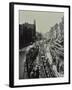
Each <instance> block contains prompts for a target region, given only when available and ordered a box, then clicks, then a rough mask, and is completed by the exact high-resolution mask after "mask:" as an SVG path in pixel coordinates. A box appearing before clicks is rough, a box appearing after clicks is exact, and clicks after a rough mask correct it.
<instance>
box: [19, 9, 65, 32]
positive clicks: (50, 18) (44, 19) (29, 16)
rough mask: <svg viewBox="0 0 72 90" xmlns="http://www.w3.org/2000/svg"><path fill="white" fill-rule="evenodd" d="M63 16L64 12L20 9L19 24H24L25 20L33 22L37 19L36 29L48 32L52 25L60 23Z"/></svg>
mask: <svg viewBox="0 0 72 90" xmlns="http://www.w3.org/2000/svg"><path fill="white" fill-rule="evenodd" d="M63 16H64V13H63V12H50V11H49V12H48V11H30V10H20V11H19V24H23V23H25V22H28V23H31V24H33V23H34V20H35V21H36V31H37V32H41V33H46V32H48V31H49V30H50V28H51V27H52V26H54V25H55V24H56V23H59V22H60V21H61V18H62V17H63Z"/></svg>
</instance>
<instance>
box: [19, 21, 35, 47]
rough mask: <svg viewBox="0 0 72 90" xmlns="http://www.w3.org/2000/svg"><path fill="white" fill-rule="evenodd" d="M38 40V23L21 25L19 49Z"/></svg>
mask: <svg viewBox="0 0 72 90" xmlns="http://www.w3.org/2000/svg"><path fill="white" fill-rule="evenodd" d="M35 38H36V22H35V21H34V24H29V23H24V24H19V48H20V49H21V48H23V47H25V46H27V45H29V44H30V43H32V42H34V41H35Z"/></svg>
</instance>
